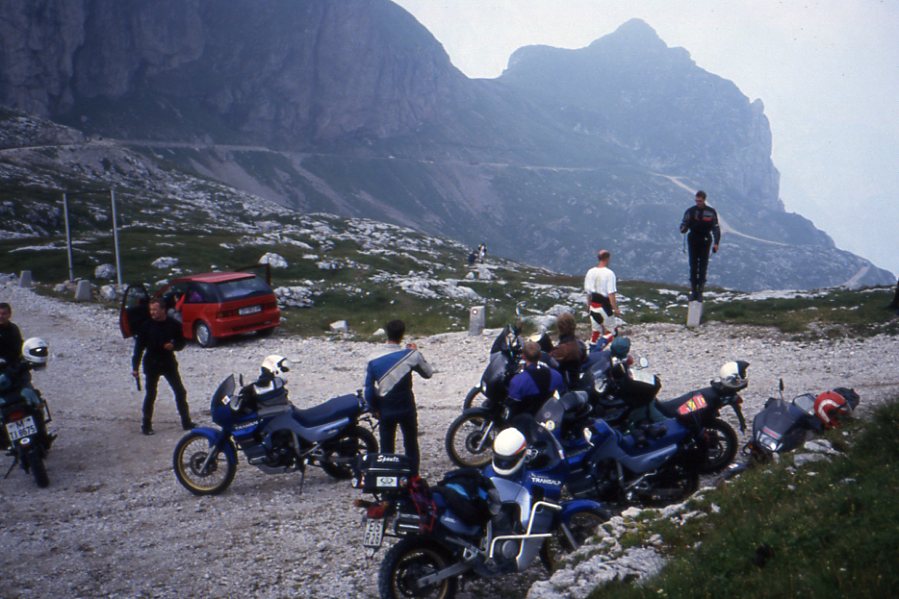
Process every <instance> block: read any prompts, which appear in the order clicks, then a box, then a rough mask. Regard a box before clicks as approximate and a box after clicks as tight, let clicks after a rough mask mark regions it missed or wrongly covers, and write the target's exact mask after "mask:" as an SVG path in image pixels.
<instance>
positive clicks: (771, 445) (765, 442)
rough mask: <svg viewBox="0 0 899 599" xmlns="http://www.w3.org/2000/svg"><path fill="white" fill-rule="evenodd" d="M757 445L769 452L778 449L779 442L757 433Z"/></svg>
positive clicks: (764, 434)
mask: <svg viewBox="0 0 899 599" xmlns="http://www.w3.org/2000/svg"><path fill="white" fill-rule="evenodd" d="M759 445H761V446H762V447H764V448H765V449H767V450H768V451H771V452H776V451H777V450H778V449H780V442H779V441H778V440H777V439H775V438H774V437H772V436H771V435H769V434H767V433H759Z"/></svg>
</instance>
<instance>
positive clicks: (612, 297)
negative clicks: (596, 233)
mask: <svg viewBox="0 0 899 599" xmlns="http://www.w3.org/2000/svg"><path fill="white" fill-rule="evenodd" d="M596 259H597V260H598V261H599V263H598V264H597V265H596V266H594V267H593V268H591V269H590V270H588V271H587V275H586V276H585V277H584V291H586V292H587V311H588V312H589V313H590V328H591V330H592V333H591V335H590V344H591V345H595V344H596V342H597V341H598V340H599V337H600V336H601V335H603V334H604V333H605V332H606V328H608V329H610V330H612V329H614V328H615V324H616V320H615V317H613V316H612V315H613V314H614V315H615V316H616V317H617V316H621V311H620V310H619V309H618V299H617V296H618V288H617V279H616V278H615V273H614V272H612V269H611V268H609V261H610V260H611V259H612V253H611V252H610V251H609V250H599V252H598V253H597V254H596Z"/></svg>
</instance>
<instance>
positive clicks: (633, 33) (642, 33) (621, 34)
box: [590, 19, 668, 49]
mask: <svg viewBox="0 0 899 599" xmlns="http://www.w3.org/2000/svg"><path fill="white" fill-rule="evenodd" d="M608 45H616V46H620V47H627V48H642V49H645V48H654V49H665V48H668V46H667V45H666V44H665V42H664V41H662V38H660V37H659V34H658V33H656V30H655V29H653V28H652V27H651V26H650V25H649V23H647V22H646V21H644V20H642V19H631V20H629V21H625V22H624V23H622V24H621V25H620V26H619V27H618V29H616V30H615V31H613V32H612V33H610V34H608V35H605V36H603V37H601V38H599V39H597V40H596V41H594V42H593V43H592V44H590V47H595V46H608Z"/></svg>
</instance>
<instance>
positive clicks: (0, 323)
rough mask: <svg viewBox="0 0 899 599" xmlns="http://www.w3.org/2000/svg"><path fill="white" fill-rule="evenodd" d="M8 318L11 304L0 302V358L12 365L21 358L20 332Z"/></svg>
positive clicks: (10, 314)
mask: <svg viewBox="0 0 899 599" xmlns="http://www.w3.org/2000/svg"><path fill="white" fill-rule="evenodd" d="M10 318H12V306H10V305H9V304H8V303H6V302H0V358H3V359H4V360H6V363H7V364H9V365H10V366H12V365H14V364H16V363H17V362H19V360H21V359H22V333H21V331H19V327H17V326H16V325H15V324H14V323H13V322H12V321H10V320H9V319H10Z"/></svg>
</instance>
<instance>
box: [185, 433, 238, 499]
mask: <svg viewBox="0 0 899 599" xmlns="http://www.w3.org/2000/svg"><path fill="white" fill-rule="evenodd" d="M210 450H212V447H211V444H210V442H209V439H207V438H206V437H204V436H203V435H201V434H199V433H188V434H186V435H184V436H183V437H181V440H180V441H178V444H177V445H176V446H175V454H174V456H173V458H172V461H173V466H174V470H175V477H176V478H177V479H178V482H179V483H181V485H182V486H183V487H184V488H185V489H187V490H188V491H190V492H191V493H193V494H194V495H218V494H219V493H221V492H222V491H224V490H225V489H227V488H228V485H230V484H231V481H232V480H234V474H235V473H236V472H237V463H236V460H235V461H232V460H231V459H230V458H229V457H228V455H227V454H226V453H225V452H224V451H218V452H216V454H215V455H214V456H213V457H212V459H211V460H209V464H208V465H207V466H206V469H205V470H203V469H202V466H203V462H204V461H206V456H208V455H209V452H210Z"/></svg>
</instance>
